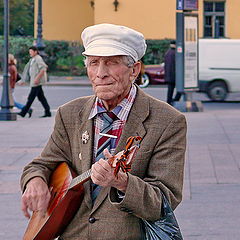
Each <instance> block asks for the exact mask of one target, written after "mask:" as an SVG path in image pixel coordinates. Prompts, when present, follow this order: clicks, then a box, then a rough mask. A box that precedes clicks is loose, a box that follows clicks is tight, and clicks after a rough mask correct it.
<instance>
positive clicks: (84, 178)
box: [69, 169, 91, 189]
mask: <svg viewBox="0 0 240 240" xmlns="http://www.w3.org/2000/svg"><path fill="white" fill-rule="evenodd" d="M90 176H91V169H89V170H88V171H86V172H84V173H82V174H81V175H79V176H77V177H75V178H74V179H73V180H72V182H71V184H70V186H69V189H71V188H74V187H76V186H77V185H78V184H83V183H84V182H86V181H88V180H89V179H90Z"/></svg>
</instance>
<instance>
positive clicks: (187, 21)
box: [176, 12, 198, 93]
mask: <svg viewBox="0 0 240 240" xmlns="http://www.w3.org/2000/svg"><path fill="white" fill-rule="evenodd" d="M176 20H177V41H176V88H177V91H178V92H181V93H184V92H185V91H195V90H196V89H197V88H198V15H197V14H191V13H179V12H178V13H177V19H176Z"/></svg>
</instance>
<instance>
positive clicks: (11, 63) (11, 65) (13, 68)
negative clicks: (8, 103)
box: [8, 54, 33, 117]
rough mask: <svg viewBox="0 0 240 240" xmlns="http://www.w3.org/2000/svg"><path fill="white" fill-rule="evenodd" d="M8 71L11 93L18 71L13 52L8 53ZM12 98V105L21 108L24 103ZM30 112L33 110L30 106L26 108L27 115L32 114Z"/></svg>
mask: <svg viewBox="0 0 240 240" xmlns="http://www.w3.org/2000/svg"><path fill="white" fill-rule="evenodd" d="M8 72H9V75H10V88H11V90H12V93H13V92H14V89H15V85H16V82H17V81H18V76H19V75H18V71H17V60H16V58H15V57H14V55H13V54H8ZM13 99H14V106H15V107H17V108H18V109H20V110H22V109H23V107H24V105H23V104H21V103H19V102H17V101H15V98H14V97H13ZM32 112H33V110H32V109H31V108H30V109H29V110H28V115H29V117H31V116H32Z"/></svg>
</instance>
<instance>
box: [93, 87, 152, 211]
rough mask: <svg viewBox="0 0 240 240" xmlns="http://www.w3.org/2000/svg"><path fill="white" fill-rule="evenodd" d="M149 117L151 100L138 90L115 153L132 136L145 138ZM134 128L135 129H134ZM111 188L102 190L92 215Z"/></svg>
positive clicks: (123, 146)
mask: <svg viewBox="0 0 240 240" xmlns="http://www.w3.org/2000/svg"><path fill="white" fill-rule="evenodd" d="M148 115H149V99H148V98H147V96H146V94H145V93H144V92H143V91H142V90H141V89H140V88H138V91H137V96H136V99H135V102H134V104H133V106H132V109H131V111H130V113H129V116H128V119H127V122H126V124H125V126H124V129H123V132H122V135H121V137H120V140H119V142H118V145H117V147H116V150H115V153H118V152H120V151H122V150H124V148H125V146H126V141H127V139H128V138H129V137H131V136H140V137H142V138H144V136H145V134H146V129H145V127H144V125H143V122H144V121H145V119H146V118H147V116H148ZM133 126H134V127H133ZM109 190H110V187H106V188H102V189H101V191H100V193H99V195H98V197H97V198H96V201H95V204H94V206H93V209H92V213H93V212H94V211H95V210H96V209H97V208H98V207H99V206H100V205H101V203H102V202H103V200H104V199H105V198H106V197H107V195H108V193H109Z"/></svg>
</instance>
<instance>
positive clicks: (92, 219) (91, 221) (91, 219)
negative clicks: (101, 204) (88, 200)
mask: <svg viewBox="0 0 240 240" xmlns="http://www.w3.org/2000/svg"><path fill="white" fill-rule="evenodd" d="M88 221H89V222H90V223H94V222H95V221H96V219H95V218H94V217H90V218H89V219H88Z"/></svg>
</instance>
